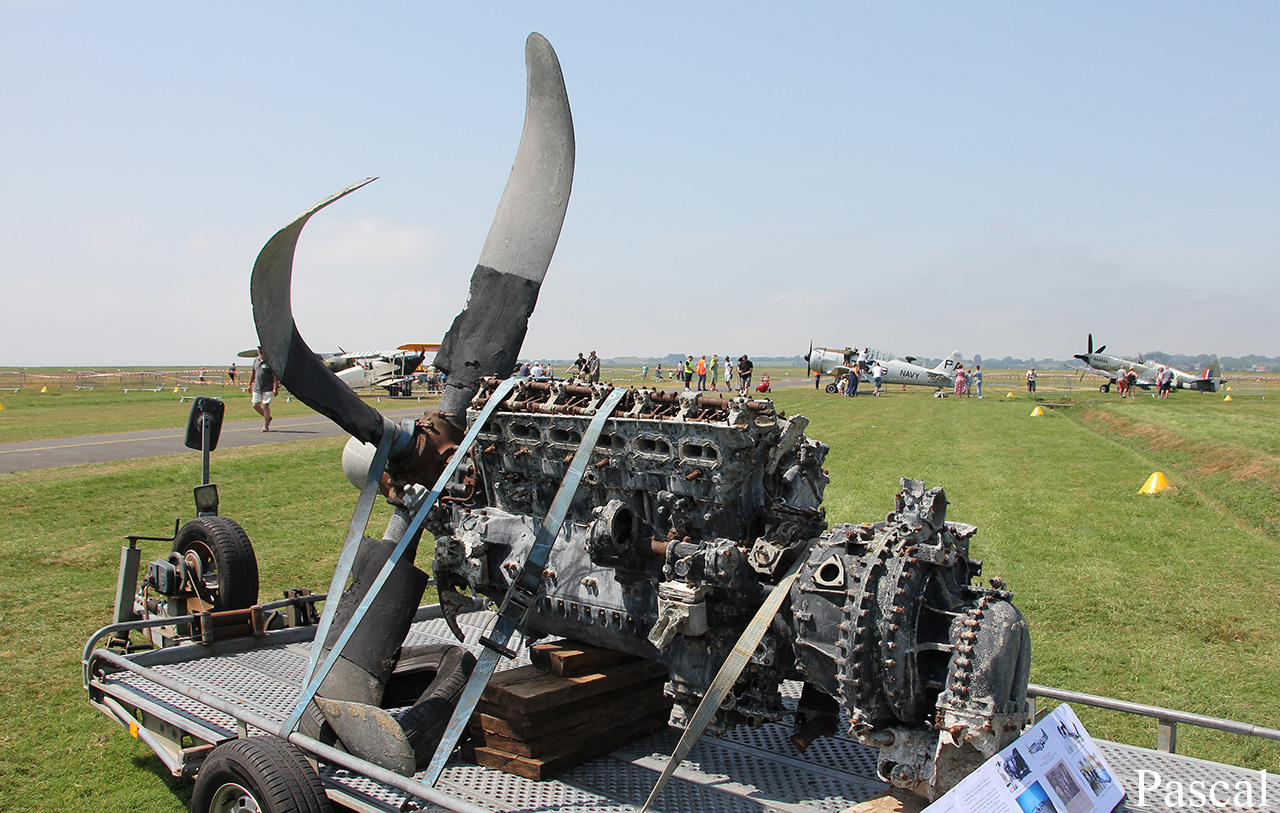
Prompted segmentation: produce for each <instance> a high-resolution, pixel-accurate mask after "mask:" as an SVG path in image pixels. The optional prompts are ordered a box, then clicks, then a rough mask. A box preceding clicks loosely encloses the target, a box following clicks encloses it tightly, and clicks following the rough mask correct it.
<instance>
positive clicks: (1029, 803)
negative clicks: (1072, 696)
mask: <svg viewBox="0 0 1280 813" xmlns="http://www.w3.org/2000/svg"><path fill="white" fill-rule="evenodd" d="M1123 800H1124V788H1122V787H1120V783H1119V782H1117V781H1116V779H1115V777H1114V776H1113V775H1112V773H1111V770H1110V769H1109V768H1108V767H1107V763H1106V760H1104V759H1103V758H1102V752H1100V751H1099V750H1098V747H1097V746H1096V745H1095V744H1094V742H1093V740H1092V739H1090V738H1089V734H1088V733H1087V732H1086V731H1085V730H1084V726H1083V725H1081V724H1080V719H1079V718H1078V717H1076V713H1075V712H1074V711H1072V709H1071V707H1070V706H1068V705H1066V704H1063V705H1061V706H1058V708H1056V709H1054V710H1053V712H1052V713H1050V714H1049V715H1048V716H1047V717H1045V718H1044V719H1043V720H1041V721H1040V722H1038V723H1036V724H1035V725H1034V726H1032V727H1031V729H1030V730H1029V731H1027V733H1025V734H1023V735H1022V736H1021V737H1019V738H1018V739H1017V741H1015V742H1014V743H1013V744H1012V745H1010V746H1009V747H1008V748H1005V749H1004V750H1003V751H1001V752H1000V753H998V754H996V755H995V756H994V757H992V758H991V759H989V760H987V761H986V762H985V763H983V765H982V767H980V768H978V770H976V771H974V772H973V773H971V774H969V775H968V776H967V777H965V778H964V779H963V780H961V782H960V784H958V785H956V786H955V787H954V788H952V789H951V790H950V791H948V792H947V793H946V794H945V795H944V796H942V798H940V799H938V800H937V801H936V802H934V803H933V804H931V805H929V807H927V808H925V810H926V811H927V813H1111V811H1112V810H1114V809H1115V807H1116V805H1118V804H1120V802H1121V801H1123Z"/></svg>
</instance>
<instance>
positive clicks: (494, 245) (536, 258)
mask: <svg viewBox="0 0 1280 813" xmlns="http://www.w3.org/2000/svg"><path fill="white" fill-rule="evenodd" d="M525 65H526V67H527V70H528V85H527V95H526V102H525V119H524V131H523V133H522V134H521V136H520V146H519V148H518V149H517V150H516V158H515V162H514V164H513V165H512V167H511V175H510V176H509V177H508V178H507V186H506V189H504V190H503V193H502V199H501V200H500V201H499V202H498V211H497V213H496V214H495V215H494V219H493V225H492V226H490V227H489V236H488V237H487V238H486V239H485V243H484V248H483V249H482V250H481V252H480V260H479V262H477V263H476V268H475V272H474V273H473V274H472V276H471V290H470V293H469V294H468V296H467V304H466V307H464V308H463V310H462V312H461V313H460V314H458V316H457V318H455V319H454V321H453V325H452V326H451V327H450V328H449V332H448V333H446V334H445V337H444V340H443V342H442V343H441V346H440V350H439V352H437V353H436V358H435V365H436V366H437V367H439V368H440V369H442V370H444V371H445V372H447V373H448V381H447V383H446V384H445V390H444V396H443V398H442V399H441V403H440V411H441V412H443V413H444V414H446V415H449V416H461V415H462V414H463V411H464V410H465V409H466V406H467V404H468V403H469V402H470V401H471V398H472V397H473V396H474V395H475V393H476V391H477V390H478V389H479V384H480V380H481V379H482V378H484V377H486V376H490V375H497V376H499V377H502V378H506V377H507V376H509V375H510V374H511V372H512V368H513V367H514V366H515V362H516V358H517V357H518V356H519V354H520V345H521V344H522V343H523V341H524V335H525V332H526V331H527V330H528V327H529V316H530V315H531V314H532V313H533V308H534V305H535V304H536V303H537V301H538V290H539V288H540V287H541V285H542V280H543V278H544V277H545V276H546V274H547V268H548V266H550V264H551V256H552V254H554V253H555V249H556V243H557V241H559V239H560V229H561V226H562V225H563V224H564V216H565V210H566V208H567V206H568V204H569V193H570V191H571V189H572V187H573V166H574V138H573V117H572V115H571V113H570V111H569V97H568V94H567V93H566V91H565V86H564V75H563V74H562V73H561V71H560V61H559V60H558V59H557V58H556V52H555V50H554V49H552V47H551V43H549V42H547V40H546V39H545V38H544V37H543V36H542V35H541V34H538V33H536V32H535V33H533V34H530V35H529V39H528V41H527V42H526V43H525ZM454 420H455V421H457V422H461V420H459V417H454Z"/></svg>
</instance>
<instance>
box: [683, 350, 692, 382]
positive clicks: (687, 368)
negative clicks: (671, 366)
mask: <svg viewBox="0 0 1280 813" xmlns="http://www.w3.org/2000/svg"><path fill="white" fill-rule="evenodd" d="M692 385H693V356H689V357H688V358H687V359H685V361H684V388H685V389H686V390H687V389H689V387H690V386H692Z"/></svg>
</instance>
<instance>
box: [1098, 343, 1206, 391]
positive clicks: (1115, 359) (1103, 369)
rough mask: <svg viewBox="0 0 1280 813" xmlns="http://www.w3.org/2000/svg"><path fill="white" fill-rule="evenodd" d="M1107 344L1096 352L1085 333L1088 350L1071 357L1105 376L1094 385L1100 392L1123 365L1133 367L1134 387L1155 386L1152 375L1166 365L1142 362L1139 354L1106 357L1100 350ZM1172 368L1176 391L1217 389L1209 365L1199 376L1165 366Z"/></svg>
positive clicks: (1108, 385) (1148, 387) (1109, 383)
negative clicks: (1136, 357) (1124, 356)
mask: <svg viewBox="0 0 1280 813" xmlns="http://www.w3.org/2000/svg"><path fill="white" fill-rule="evenodd" d="M1106 349H1107V346H1106V345H1105V344H1104V345H1102V346H1101V347H1099V348H1098V349H1097V350H1096V351H1095V350H1094V349H1093V334H1092V333H1090V334H1089V348H1088V352H1085V353H1076V354H1075V356H1074V358H1078V359H1080V360H1081V361H1083V362H1084V363H1085V364H1087V365H1089V368H1090V369H1089V370H1088V372H1093V373H1097V374H1098V375H1100V376H1102V377H1103V378H1105V379H1107V383H1105V384H1103V385H1102V386H1100V387H1098V389H1099V390H1100V391H1101V392H1109V391H1110V390H1111V387H1113V386H1114V385H1115V383H1116V379H1117V378H1118V377H1119V376H1118V373H1119V371H1120V369H1121V368H1122V367H1123V368H1124V369H1125V370H1128V369H1129V368H1132V369H1133V372H1134V374H1135V375H1137V376H1138V381H1137V386H1139V387H1142V388H1143V389H1144V390H1145V389H1150V388H1151V387H1154V386H1156V383H1157V381H1156V375H1157V374H1158V372H1159V370H1160V368H1161V367H1164V366H1167V365H1162V364H1153V363H1151V362H1147V361H1143V360H1142V358H1141V356H1139V358H1138V360H1137V361H1133V360H1131V359H1126V358H1121V357H1120V356H1109V355H1106V354H1105V353H1103V352H1102V351H1103V350H1106ZM1169 369H1170V370H1173V388H1174V389H1178V390H1197V391H1199V392H1217V391H1218V384H1219V381H1218V380H1217V379H1215V378H1214V377H1213V370H1212V369H1210V368H1209V367H1206V368H1204V371H1203V372H1202V373H1200V375H1198V376H1197V375H1194V374H1192V373H1185V372H1183V371H1182V370H1179V369H1177V368H1176V367H1169Z"/></svg>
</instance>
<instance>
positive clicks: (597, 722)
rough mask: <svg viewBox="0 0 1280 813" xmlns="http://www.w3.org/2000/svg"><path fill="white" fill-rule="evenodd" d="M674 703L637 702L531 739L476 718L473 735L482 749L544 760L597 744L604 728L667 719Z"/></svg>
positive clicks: (664, 699) (660, 700)
mask: <svg viewBox="0 0 1280 813" xmlns="http://www.w3.org/2000/svg"><path fill="white" fill-rule="evenodd" d="M672 702H673V701H672V699H671V698H669V697H658V698H657V699H652V700H649V701H647V702H642V703H637V702H633V703H631V704H629V706H628V707H626V708H618V709H615V710H613V711H611V712H610V713H609V714H608V715H605V716H597V717H594V718H592V719H588V720H585V721H583V722H581V723H579V724H578V725H576V726H572V727H569V728H563V729H561V730H559V731H551V732H538V733H536V734H535V736H533V737H531V738H516V737H507V736H503V735H502V734H500V733H494V732H491V731H486V730H484V728H483V724H482V725H480V726H477V725H475V724H474V723H475V717H474V716H473V717H472V718H471V719H472V722H473V725H472V728H471V735H472V738H473V739H474V740H475V742H476V744H477V745H478V746H484V747H488V748H492V749H494V750H498V751H503V752H505V753H508V754H513V755H516V756H523V757H541V756H544V755H547V754H553V753H556V752H558V751H560V750H562V749H564V748H566V747H568V746H570V745H573V744H575V743H579V742H583V741H587V740H591V741H595V739H596V738H597V736H598V732H600V731H601V729H604V730H605V731H606V732H607V731H609V730H611V729H614V728H622V727H625V726H629V725H637V726H643V725H645V724H648V723H651V722H652V721H653V720H654V719H656V718H658V717H661V718H662V719H664V720H665V719H666V718H668V717H670V715H671V704H672Z"/></svg>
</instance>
